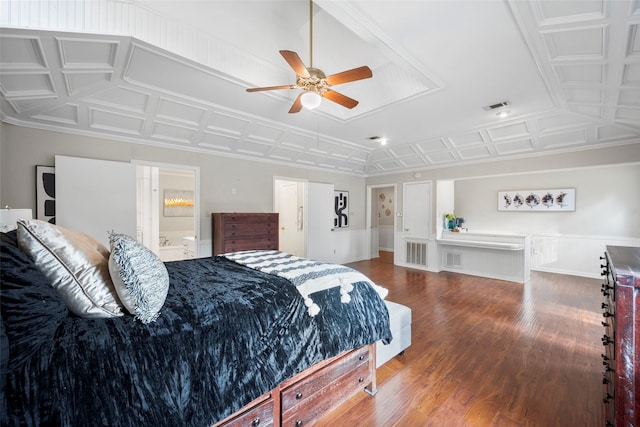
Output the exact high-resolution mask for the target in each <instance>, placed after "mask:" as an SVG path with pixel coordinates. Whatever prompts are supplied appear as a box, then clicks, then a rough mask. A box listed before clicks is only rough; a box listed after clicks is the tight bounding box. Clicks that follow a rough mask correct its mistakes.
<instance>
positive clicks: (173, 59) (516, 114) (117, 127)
mask: <svg viewBox="0 0 640 427" xmlns="http://www.w3.org/2000/svg"><path fill="white" fill-rule="evenodd" d="M639 28H640V0H608V1H607V0H575V1H573V0H554V1H541V0H531V1H524V0H505V1H500V0H486V1H482V0H454V1H451V0H442V1H438V0H427V1H415V0H414V1H409V0H356V1H332V0H317V1H315V2H314V5H313V35H312V39H311V36H310V32H309V29H310V28H309V3H308V2H307V1H306V0H281V1H279V0H253V1H243V0H234V1H218V0H209V1H204V0H202V1H190V0H186V1H185V0H183V1H171V0H149V1H134V0H128V1H127V0H124V1H122V0H86V1H71V0H69V1H64V0H48V1H47V0H42V1H34V0H29V1H9V0H0V95H1V118H2V120H3V121H4V122H7V123H12V124H15V125H19V126H28V127H36V128H41V129H51V130H56V131H61V132H69V133H77V134H83V135H89V136H96V137H100V138H107V139H116V140H125V141H131V142H134V143H142V144H152V145H158V146H164V147H172V148H178V149H183V150H191V151H196V152H202V153H211V154H218V155H225V156H234V157H241V158H251V159H256V160H260V161H271V162H277V163H284V164H290V165H294V166H302V167H311V168H319V169H326V170H330V171H336V172H344V173H350V174H355V175H360V176H374V175H384V174H389V173H396V172H401V171H409V170H424V169H428V168H435V167H443V166H451V165H458V164H470V163H476V162H486V161H490V160H494V159H509V158H515V157H523V156H539V155H543V154H549V153H554V152H567V151H570V152H577V151H580V150H587V149H592V148H598V147H604V146H611V145H620V144H637V145H638V147H639V149H640V31H639ZM311 40H312V41H313V58H310V41H311ZM283 49H284V50H293V51H296V52H298V54H299V55H300V57H301V58H302V60H303V61H304V62H305V64H307V66H309V65H310V62H311V59H313V66H314V67H317V68H321V69H322V70H323V71H324V72H325V73H326V74H327V75H329V74H333V73H337V72H340V71H343V70H347V69H351V68H355V67H359V66H362V65H368V66H369V67H370V68H371V69H372V71H373V78H371V79H366V80H360V81H356V82H351V83H346V84H344V85H340V86H336V87H334V88H333V89H335V90H337V91H339V92H340V93H343V94H344V95H347V96H349V97H351V98H354V99H356V100H358V101H359V104H358V105H357V106H356V107H355V108H353V109H351V110H350V109H346V108H344V107H341V106H339V105H337V104H335V103H332V102H331V101H329V100H327V99H325V100H323V103H322V105H321V106H320V107H319V108H318V109H316V110H304V109H303V110H302V111H301V112H300V113H297V114H289V113H288V110H289V108H290V106H291V104H292V103H293V101H294V99H295V97H296V96H297V95H298V93H299V92H300V90H298V89H296V90H280V91H269V92H255V93H248V92H246V89H247V88H250V87H256V86H274V85H288V84H294V83H295V73H294V72H293V70H291V68H290V67H289V66H288V64H287V63H286V62H285V61H284V59H283V58H282V56H281V55H280V54H279V53H278V51H279V50H283ZM503 101H507V102H508V105H506V106H504V107H500V108H495V109H491V108H489V106H491V105H495V104H499V103H501V102H503ZM503 110H508V111H509V112H510V114H509V115H508V116H507V117H506V118H500V117H498V115H497V114H498V113H499V112H501V111H503ZM372 137H380V138H385V139H386V140H387V141H388V143H387V145H385V146H382V145H381V144H380V141H379V139H371V138H372Z"/></svg>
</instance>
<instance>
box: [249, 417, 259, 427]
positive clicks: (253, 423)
mask: <svg viewBox="0 0 640 427" xmlns="http://www.w3.org/2000/svg"><path fill="white" fill-rule="evenodd" d="M251 425H252V426H253V427H258V426H259V425H260V418H256V419H254V420H253V421H251Z"/></svg>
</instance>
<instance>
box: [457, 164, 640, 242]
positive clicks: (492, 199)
mask: <svg viewBox="0 0 640 427" xmlns="http://www.w3.org/2000/svg"><path fill="white" fill-rule="evenodd" d="M639 184H640V164H638V163H636V164H628V165H616V166H600V167H586V168H574V169H569V170H559V171H544V172H538V173H528V174H522V175H519V174H513V175H507V176H495V177H486V178H473V179H459V180H456V181H455V213H456V215H457V216H463V217H465V219H466V226H467V227H468V228H469V229H470V230H474V229H480V230H492V231H506V232H518V233H561V234H581V235H601V236H602V235H604V236H625V237H640V189H639ZM554 188H575V189H576V209H575V211H573V212H558V211H554V212H544V211H527V209H526V208H527V207H526V206H524V207H523V208H525V209H523V210H518V211H498V209H497V205H498V199H497V197H498V191H505V190H525V193H526V190H535V189H541V190H544V189H554Z"/></svg>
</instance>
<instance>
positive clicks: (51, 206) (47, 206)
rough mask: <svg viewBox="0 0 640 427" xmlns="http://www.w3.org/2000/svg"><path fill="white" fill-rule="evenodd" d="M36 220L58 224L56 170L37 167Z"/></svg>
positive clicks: (48, 167) (49, 167)
mask: <svg viewBox="0 0 640 427" xmlns="http://www.w3.org/2000/svg"><path fill="white" fill-rule="evenodd" d="M36 219H39V220H41V221H47V222H50V223H51V224H55V223H56V168H55V167H54V166H42V165H36Z"/></svg>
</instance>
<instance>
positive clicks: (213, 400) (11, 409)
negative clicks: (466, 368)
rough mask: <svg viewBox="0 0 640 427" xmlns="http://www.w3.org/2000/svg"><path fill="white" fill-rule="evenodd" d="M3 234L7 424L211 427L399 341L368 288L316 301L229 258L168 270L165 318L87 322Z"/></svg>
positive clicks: (335, 293) (320, 295) (186, 263)
mask: <svg viewBox="0 0 640 427" xmlns="http://www.w3.org/2000/svg"><path fill="white" fill-rule="evenodd" d="M0 234H1V237H2V239H1V240H0V245H1V246H0V256H1V264H0V272H1V274H2V285H1V288H0V290H1V295H0V305H1V312H2V348H1V356H2V357H1V360H0V361H1V362H2V364H1V366H0V368H2V370H1V374H2V375H1V377H0V381H1V385H2V396H1V397H2V400H1V404H2V407H1V408H0V409H1V418H0V421H1V424H2V425H8V426H13V425H27V426H36V425H60V426H85V425H86V426H88V425H91V426H100V425H103V426H147V425H175V426H178V425H179V426H205V425H209V424H212V423H214V422H215V421H218V420H220V419H223V418H224V417H226V416H228V415H230V414H231V413H233V412H235V411H236V410H238V409H239V408H241V407H242V406H244V405H245V404H247V403H248V402H250V401H251V400H253V399H255V398H256V397H258V396H260V395H261V394H263V393H265V392H267V391H269V390H271V389H272V388H274V387H275V386H276V385H278V384H279V383H281V382H282V381H284V380H285V379H287V378H289V377H291V376H293V375H295V374H296V373H298V372H300V371H302V370H304V369H306V368H308V367H309V366H311V365H313V364H315V363H317V362H319V361H321V360H323V359H326V358H328V357H332V356H335V355H337V354H339V353H341V352H343V351H346V350H349V349H352V348H356V347H359V346H362V345H366V344H370V343H373V342H375V341H378V340H380V339H383V340H389V339H390V338H391V333H390V331H389V319H388V313H387V309H386V306H385V304H384V302H383V301H382V300H381V299H380V298H379V296H378V295H377V293H376V292H375V291H374V290H373V289H372V288H371V287H370V286H368V285H366V284H364V283H358V284H356V286H355V289H354V290H353V291H352V293H351V297H352V301H351V302H350V303H349V304H341V303H340V302H339V301H340V296H339V289H338V288H334V289H331V290H328V291H323V292H321V293H317V294H314V300H316V301H318V302H320V303H321V305H320V306H321V307H322V308H323V309H322V311H321V312H320V314H318V315H317V316H315V317H310V316H309V315H308V314H307V310H306V306H305V305H304V301H303V299H302V297H301V296H300V295H299V293H298V292H297V291H296V289H295V287H294V286H293V285H292V284H291V283H289V282H288V281H287V280H286V279H283V278H279V277H274V276H272V275H269V274H265V273H260V272H257V271H255V270H251V269H249V268H247V267H243V266H241V265H239V264H236V263H234V262H232V261H229V260H227V259H225V258H221V257H215V258H202V259H194V260H188V261H176V262H170V263H167V264H166V266H167V269H168V271H169V276H170V282H171V284H170V289H169V294H168V296H167V299H166V302H165V305H164V307H163V309H162V311H161V315H160V317H159V319H158V320H157V321H156V322H154V323H150V324H147V325H145V324H142V323H140V322H136V321H134V320H133V317H132V316H125V317H121V318H116V319H106V320H104V319H101V320H96V319H84V318H79V317H76V316H74V315H72V314H70V313H69V312H68V310H67V308H66V306H65V305H64V303H63V302H62V300H61V299H60V298H59V297H58V295H57V293H56V291H55V290H54V289H53V288H51V286H50V285H49V284H48V283H47V281H46V279H45V278H44V276H43V275H42V274H41V273H40V272H39V271H38V270H37V269H36V268H35V266H34V265H33V263H31V261H30V260H29V258H28V257H27V256H26V255H25V254H23V253H22V252H21V251H20V250H19V249H18V248H17V246H16V245H15V234H13V235H12V234H11V233H8V234H2V233H0Z"/></svg>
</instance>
